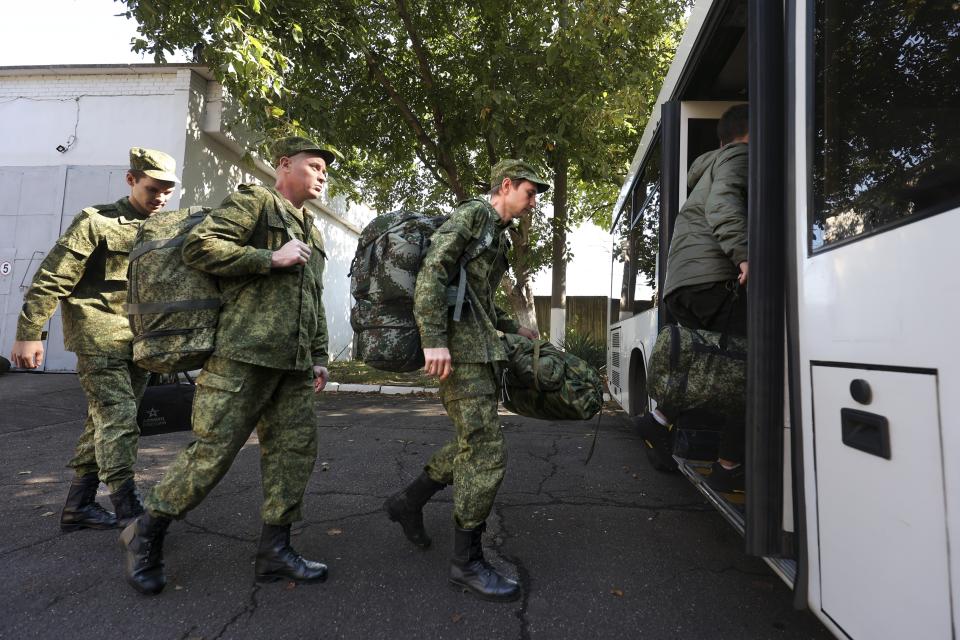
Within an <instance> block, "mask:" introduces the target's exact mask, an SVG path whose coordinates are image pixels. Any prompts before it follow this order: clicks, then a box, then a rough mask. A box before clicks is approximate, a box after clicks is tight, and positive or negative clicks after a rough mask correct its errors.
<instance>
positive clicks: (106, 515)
mask: <svg viewBox="0 0 960 640" xmlns="http://www.w3.org/2000/svg"><path fill="white" fill-rule="evenodd" d="M126 179H127V184H128V185H129V186H130V195H129V196H127V197H124V198H120V199H119V200H117V201H116V202H114V203H113V204H101V205H96V206H94V207H88V208H86V209H84V210H83V211H81V212H80V213H79V214H77V216H76V217H75V218H74V219H73V222H72V223H71V224H70V227H69V228H68V229H67V230H66V231H64V232H63V235H61V236H60V238H59V239H58V240H57V243H56V244H55V245H53V248H52V249H51V250H50V253H48V254H47V257H46V258H44V260H43V262H42V263H40V267H39V268H38V269H37V272H36V274H35V275H34V277H33V282H32V284H31V285H30V289H29V290H28V291H27V293H26V295H25V296H24V298H23V309H22V310H21V312H20V318H19V319H18V321H17V337H16V341H15V342H14V344H13V352H12V354H11V358H10V359H11V360H12V362H13V364H14V366H17V367H21V368H24V369H36V368H37V367H39V366H41V365H42V364H43V356H44V348H43V342H42V334H43V326H44V325H45V324H46V323H47V321H48V320H49V319H50V317H51V316H52V315H53V312H54V311H55V310H56V308H57V304H60V305H61V307H62V309H63V341H64V346H65V347H66V348H67V350H69V351H73V352H74V353H76V354H77V377H78V378H79V380H80V386H81V387H82V388H83V391H84V394H85V395H86V396H87V420H86V422H85V423H84V426H83V433H82V434H81V435H80V439H79V440H78V441H77V446H76V452H75V455H74V457H73V459H72V460H70V462H69V463H68V466H69V467H72V468H73V469H74V472H75V474H76V475H75V477H74V478H73V480H72V481H71V483H70V490H69V492H68V494H67V501H66V503H65V504H64V507H63V511H62V512H61V515H60V528H61V529H63V530H64V531H73V530H76V529H111V528H113V527H115V526H117V524H118V521H119V523H120V524H125V523H126V522H128V521H130V520H132V519H133V518H135V517H136V516H138V515H140V514H141V513H143V506H142V505H141V504H140V497H139V495H137V488H136V485H135V484H134V479H133V465H134V464H135V463H136V461H137V444H138V442H139V439H140V429H139V428H138V427H137V404H138V403H139V402H140V398H141V397H142V396H143V390H144V387H145V385H146V375H147V374H146V372H145V371H144V370H142V369H140V368H139V367H137V366H136V365H135V364H134V363H133V347H132V346H131V345H132V341H133V334H132V333H131V332H130V323H129V321H128V320H127V312H126V302H127V264H128V262H129V254H130V249H131V247H132V246H133V240H134V237H135V236H136V234H137V230H138V229H139V228H140V223H141V222H142V221H143V220H145V219H146V218H147V217H149V216H150V215H151V214H153V213H155V212H156V211H159V210H161V209H163V207H164V206H165V205H166V203H167V200H168V198H169V197H170V195H171V194H172V193H173V188H174V186H175V185H176V183H177V182H179V180H178V179H177V175H176V162H175V161H174V159H173V158H171V157H170V156H168V155H167V154H165V153H163V152H162V151H154V150H152V149H143V148H141V147H134V148H132V149H130V170H129V171H128V172H127V176H126ZM100 482H103V483H104V484H106V485H107V487H108V488H109V489H110V492H111V493H110V500H111V502H112V503H113V506H114V509H115V511H116V515H114V514H113V513H110V512H109V511H107V510H106V509H104V508H103V507H101V506H100V505H99V504H98V503H97V500H96V497H97V488H98V487H99V485H100Z"/></svg>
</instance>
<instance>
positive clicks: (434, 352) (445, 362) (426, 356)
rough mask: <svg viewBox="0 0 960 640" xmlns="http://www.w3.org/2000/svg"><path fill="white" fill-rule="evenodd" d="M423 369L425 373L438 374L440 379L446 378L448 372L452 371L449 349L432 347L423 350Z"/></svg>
mask: <svg viewBox="0 0 960 640" xmlns="http://www.w3.org/2000/svg"><path fill="white" fill-rule="evenodd" d="M423 360H424V364H423V370H424V371H426V372H427V375H431V376H439V377H440V379H441V380H446V379H447V376H449V375H450V372H451V371H453V364H452V363H451V362H450V350H449V349H447V348H446V347H434V348H432V349H424V350H423Z"/></svg>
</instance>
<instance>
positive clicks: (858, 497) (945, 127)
mask: <svg viewBox="0 0 960 640" xmlns="http://www.w3.org/2000/svg"><path fill="white" fill-rule="evenodd" d="M737 103H748V104H749V109H750V143H749V147H750V152H749V153H750V160H749V162H750V168H749V187H748V191H749V198H748V226H749V233H748V238H749V266H750V271H749V273H750V279H749V283H748V286H747V296H748V305H749V310H748V334H749V353H748V379H749V380H748V385H747V397H746V406H747V420H746V462H745V469H746V490H745V493H744V494H742V495H741V496H740V498H739V500H738V499H736V498H735V497H732V496H729V495H722V494H718V493H716V492H714V491H713V490H712V489H711V488H710V487H709V486H707V485H706V484H705V482H704V481H703V475H702V474H703V473H704V467H703V464H702V463H703V460H695V459H694V458H695V457H700V458H704V459H705V460H706V461H707V462H709V459H710V448H709V438H707V437H706V435H709V431H702V432H698V431H696V430H689V431H688V430H687V429H694V428H695V427H696V426H697V425H693V424H688V425H686V426H685V427H684V431H680V432H679V433H680V435H681V436H684V438H683V444H684V447H678V448H677V449H675V450H674V454H675V458H674V459H675V460H676V462H677V463H678V465H679V468H680V470H681V471H683V472H684V474H685V475H687V476H688V477H689V478H690V479H691V481H693V482H694V484H695V485H696V486H697V487H698V488H699V489H700V491H702V492H703V494H704V495H705V496H707V497H708V498H709V499H710V500H711V501H712V502H713V504H714V505H715V506H717V508H718V509H720V511H721V512H722V513H723V514H724V515H725V517H727V519H728V520H729V521H730V522H731V523H732V524H733V525H734V526H735V527H736V528H738V529H739V530H740V531H741V532H742V533H743V534H744V538H745V549H746V552H747V553H748V554H750V555H755V556H759V557H763V558H764V559H765V560H766V561H767V562H768V564H769V565H770V566H771V567H772V568H773V569H774V570H775V571H776V572H777V573H778V574H779V575H780V576H781V577H782V578H783V579H784V580H785V581H786V582H787V583H788V584H789V585H790V586H791V587H792V588H793V590H794V593H795V605H796V606H797V607H809V608H810V610H811V611H813V613H814V614H815V615H817V616H818V617H819V618H820V619H821V620H822V621H823V623H824V624H825V625H826V626H827V627H828V628H829V629H830V630H831V631H832V632H833V633H834V634H835V635H836V636H837V637H840V638H854V639H856V640H868V639H869V640H874V639H878V638H895V639H903V638H918V639H919V638H923V639H929V638H957V637H958V624H960V623H958V621H957V617H958V616H960V2H954V1H951V0H911V1H906V0H864V1H863V2H844V1H842V0H715V1H712V2H711V1H703V0H702V1H700V2H698V3H697V4H696V6H695V7H694V9H693V10H692V12H691V14H690V16H689V19H688V25H687V29H686V32H685V33H684V36H683V39H682V41H681V43H680V45H679V48H678V50H677V54H676V58H675V60H674V62H673V64H672V66H671V67H670V70H669V72H668V74H667V76H666V79H665V81H664V84H663V87H662V89H661V92H660V94H659V98H658V103H657V106H656V108H655V110H654V112H653V115H652V117H651V119H650V121H649V123H648V124H647V126H646V129H645V131H644V133H643V136H642V138H641V141H640V145H639V148H638V149H637V152H636V155H635V156H634V159H633V162H632V164H631V167H630V172H629V174H628V177H627V180H626V181H625V183H624V185H623V188H622V190H621V192H620V196H619V199H618V201H617V203H616V208H615V210H614V212H613V213H614V223H613V226H612V229H611V233H612V235H613V242H614V260H613V265H612V269H611V273H612V275H611V292H610V298H611V300H610V303H611V304H610V317H609V323H608V325H609V334H608V341H607V343H608V360H607V367H608V379H609V386H610V391H611V395H612V396H613V397H614V398H615V399H616V401H617V402H619V404H620V405H621V406H622V407H623V409H624V410H625V411H626V412H627V413H628V414H630V415H641V414H643V413H644V412H646V411H648V410H650V409H651V408H652V405H653V403H652V402H651V400H650V399H649V398H648V396H647V393H646V385H645V379H646V365H647V362H648V358H649V355H650V352H651V349H652V347H653V344H654V342H655V340H656V336H657V332H658V329H659V328H661V327H662V326H663V325H664V324H665V323H667V322H669V321H670V319H669V317H668V314H667V312H666V309H665V308H664V307H663V306H661V305H660V304H659V303H658V301H657V297H656V295H654V296H653V299H652V301H651V299H650V296H649V295H648V294H645V293H643V292H644V291H649V290H650V289H647V285H648V284H649V285H651V286H652V287H653V289H654V290H656V289H657V288H661V289H662V286H663V282H664V277H665V275H666V274H665V273H664V272H665V270H666V267H665V265H666V256H667V249H668V246H669V242H670V238H671V232H672V228H673V222H674V220H675V217H676V215H677V212H678V210H679V208H680V206H681V205H682V203H683V201H684V199H685V198H686V173H687V169H688V168H689V166H690V163H691V162H692V161H693V159H694V158H696V156H698V155H699V154H700V153H703V152H704V151H707V150H709V149H713V148H716V147H717V146H718V143H717V138H716V134H715V124H716V120H717V119H718V117H719V115H720V114H721V113H722V112H723V111H724V110H726V109H727V108H728V107H729V106H730V105H732V104H737ZM644 234H646V236H647V238H646V239H647V241H650V240H655V241H656V240H658V246H659V248H658V249H657V250H656V251H657V255H656V259H654V256H653V255H651V251H650V250H649V249H648V251H647V255H646V258H644V252H643V250H642V247H643V246H645V244H644V242H643V236H644ZM646 246H648V247H649V246H650V242H647V243H646ZM645 265H646V266H645ZM651 303H652V306H651ZM680 426H684V425H682V424H681V425H680ZM677 432H678V430H676V429H675V430H674V433H677ZM705 434H706V435H705ZM697 438H700V439H699V440H697ZM691 442H692V443H693V444H694V445H696V446H691ZM703 442H706V443H707V445H706V446H701V445H700V444H698V443H703ZM677 454H683V455H677ZM684 456H686V457H684ZM738 502H739V504H738Z"/></svg>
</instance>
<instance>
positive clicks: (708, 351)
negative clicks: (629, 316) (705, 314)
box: [647, 324, 747, 419]
mask: <svg viewBox="0 0 960 640" xmlns="http://www.w3.org/2000/svg"><path fill="white" fill-rule="evenodd" d="M746 391H747V339H746V338H742V337H737V336H732V335H725V334H723V333H720V332H718V331H704V330H700V331H695V330H693V329H688V328H686V327H682V326H680V325H678V324H669V325H667V326H665V327H664V328H663V329H661V330H660V335H658V336H657V342H656V344H655V345H654V347H653V353H651V354H650V364H649V367H648V368H647V392H648V393H649V394H650V397H651V398H653V399H654V400H656V401H657V407H658V408H659V409H660V410H661V411H662V412H663V413H664V415H666V416H668V417H670V418H671V419H673V418H675V416H677V415H679V414H681V413H683V412H685V411H690V410H691V409H706V410H709V411H712V412H716V413H720V414H723V415H725V416H733V417H741V416H743V415H744V411H745V406H746V404H745V398H746Z"/></svg>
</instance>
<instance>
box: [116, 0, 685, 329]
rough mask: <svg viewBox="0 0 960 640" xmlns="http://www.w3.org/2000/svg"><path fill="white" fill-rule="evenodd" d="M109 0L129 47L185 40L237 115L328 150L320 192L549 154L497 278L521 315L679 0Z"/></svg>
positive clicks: (431, 200) (152, 47) (441, 177)
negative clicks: (131, 26)
mask: <svg viewBox="0 0 960 640" xmlns="http://www.w3.org/2000/svg"><path fill="white" fill-rule="evenodd" d="M124 1H125V3H126V5H127V15H128V17H133V18H136V19H137V20H138V22H139V23H140V25H141V28H140V31H141V34H142V38H140V39H138V40H136V41H135V43H134V47H135V49H137V50H139V51H148V52H152V53H153V54H154V55H155V57H157V58H158V59H162V58H163V56H164V55H166V54H167V53H169V52H172V51H174V50H177V49H193V50H194V51H200V54H201V56H202V60H203V61H204V62H205V63H206V64H208V65H209V66H210V67H211V69H212V71H213V73H214V74H215V76H216V77H217V78H218V80H220V81H221V82H222V83H223V84H224V85H225V86H226V87H227V89H228V91H229V92H230V93H231V95H232V96H234V97H235V98H236V99H238V100H239V101H240V103H241V106H242V108H243V109H242V112H243V118H244V121H245V124H246V125H247V126H248V127H250V128H251V129H253V130H261V131H265V132H267V133H268V134H275V133H278V132H290V131H306V132H310V133H312V134H313V135H316V136H317V137H319V138H321V139H323V140H324V141H325V142H328V143H330V144H332V145H333V146H334V147H336V148H338V149H340V150H342V151H344V152H345V155H346V160H345V161H344V162H343V163H341V164H340V165H339V166H338V171H337V172H336V174H337V175H335V180H332V186H333V188H334V189H335V190H337V191H340V192H345V193H347V194H348V195H349V196H350V197H352V198H353V199H362V200H364V201H365V202H368V203H371V204H372V205H373V206H374V207H375V208H377V209H380V210H385V209H388V208H393V207H396V206H398V205H399V206H405V207H410V208H415V209H426V210H430V209H444V208H449V207H450V206H451V205H453V204H455V202H456V201H458V200H462V199H464V198H466V197H468V196H469V195H470V194H472V193H477V192H479V191H482V190H485V189H486V187H487V186H488V185H486V184H485V179H486V174H487V169H488V167H489V166H491V165H492V164H494V163H495V162H497V161H498V160H499V159H501V158H503V157H526V158H528V159H531V160H534V161H535V162H539V163H540V164H543V165H546V166H549V167H550V168H551V169H552V170H553V171H554V175H555V183H556V188H555V189H554V193H553V194H552V196H553V207H554V219H553V224H552V229H551V225H549V223H548V222H547V221H546V220H545V219H544V218H543V216H542V214H540V215H538V216H536V217H535V218H534V219H532V220H525V221H523V222H522V223H521V224H520V225H519V226H518V227H517V228H515V229H514V230H513V231H512V236H513V240H514V252H513V254H512V258H511V266H512V270H513V274H514V280H513V281H512V282H509V283H507V284H508V286H507V289H508V293H510V294H511V296H510V297H511V300H512V302H513V306H514V309H515V310H516V311H519V312H521V314H525V316H526V317H525V318H524V317H521V320H522V321H524V322H525V323H526V324H529V325H532V326H535V322H536V318H535V315H534V314H533V313H532V310H533V305H532V296H531V295H530V288H529V281H530V279H531V277H532V276H533V274H534V273H536V271H538V270H539V269H540V268H541V267H542V266H544V265H545V264H548V263H549V262H550V260H551V258H552V261H553V263H554V267H555V269H557V271H556V273H559V274H560V276H559V277H560V278H561V282H562V279H563V275H562V274H563V272H564V266H565V262H566V259H567V257H568V254H569V248H568V247H567V243H566V231H567V229H568V228H569V226H570V224H571V222H576V221H577V220H579V219H581V218H582V217H588V216H589V217H593V216H597V215H599V216H601V217H603V215H606V214H603V213H602V212H601V205H602V203H603V202H612V200H613V199H614V197H615V194H616V189H617V188H618V187H619V182H620V181H619V178H620V176H621V175H622V174H623V173H624V172H625V170H626V168H627V164H628V162H629V160H630V156H631V152H632V146H633V144H634V142H635V138H636V133H637V124H638V123H639V122H642V121H644V120H645V117H646V115H647V113H648V111H649V108H650V105H651V103H652V102H653V99H654V98H655V91H656V88H657V87H658V86H659V79H660V76H661V75H662V73H663V70H664V69H665V64H666V61H667V60H668V59H669V57H670V55H671V54H672V47H673V46H674V44H675V34H676V33H677V21H678V19H679V17H680V14H681V12H682V8H683V7H684V6H685V4H686V2H685V1H684V0H619V1H618V0H591V1H590V2H575V1H574V0H548V1H547V2H545V3H541V4H538V5H530V6H527V5H517V4H514V3H504V2H502V1H499V0H480V1H479V2H474V3H448V2H440V1H438V0H424V1H423V2H420V3H417V4H416V5H413V4H410V3H409V0H374V1H373V2H359V1H357V0H317V1H316V2H311V3H306V2H303V1H302V0H297V1H296V2H295V1H293V0H204V1H201V0H124ZM551 235H552V237H551Z"/></svg>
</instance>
